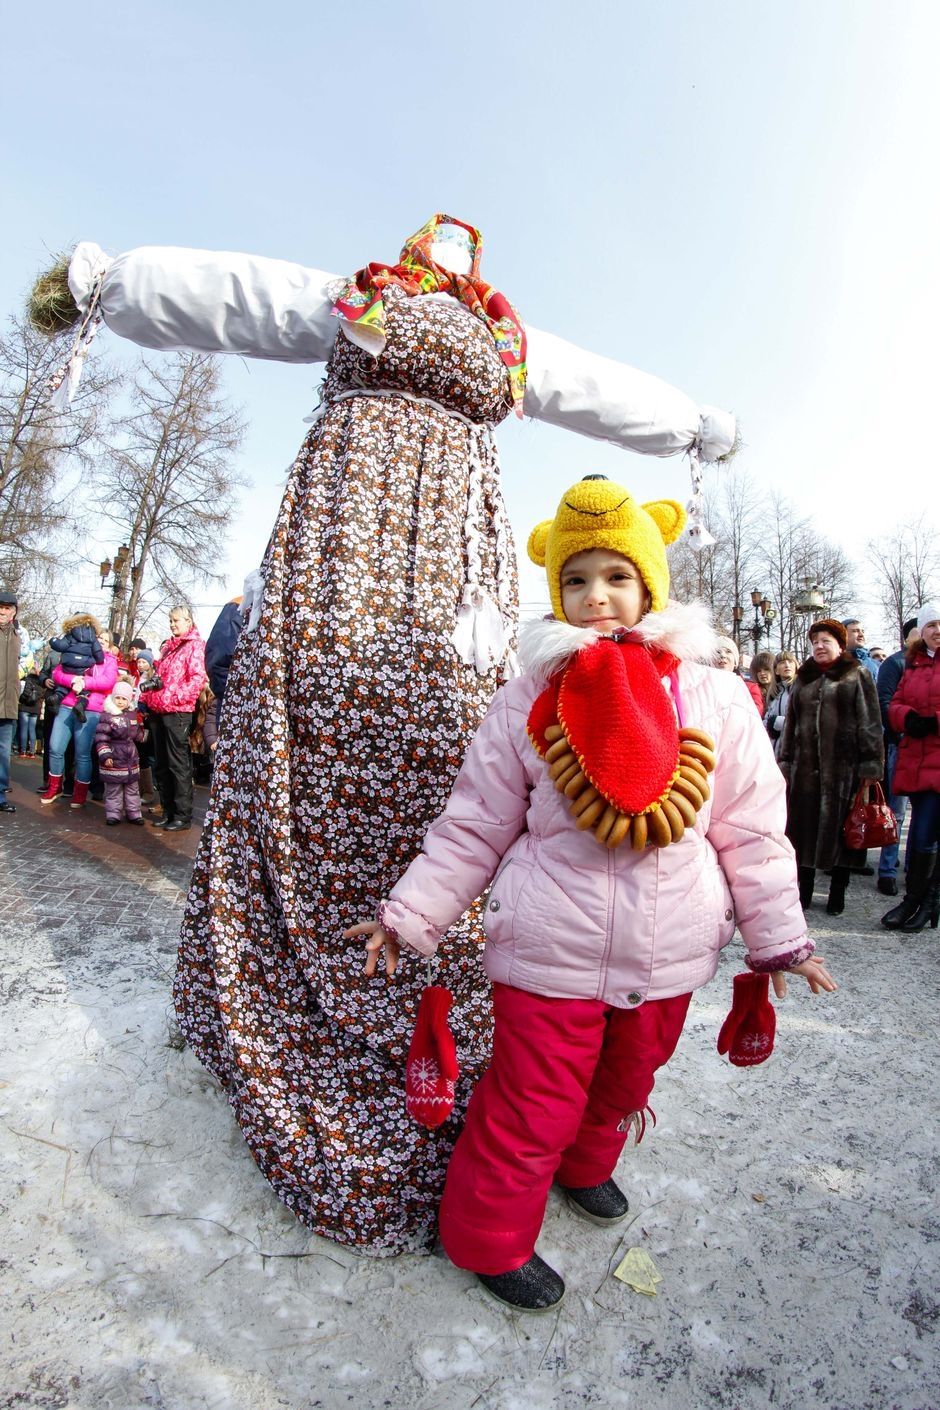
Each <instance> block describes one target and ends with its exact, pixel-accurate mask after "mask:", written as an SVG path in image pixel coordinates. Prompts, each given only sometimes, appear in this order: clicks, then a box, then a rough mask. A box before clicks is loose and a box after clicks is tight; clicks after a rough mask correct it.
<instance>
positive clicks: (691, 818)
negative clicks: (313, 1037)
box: [669, 784, 695, 827]
mask: <svg viewBox="0 0 940 1410" xmlns="http://www.w3.org/2000/svg"><path fill="white" fill-rule="evenodd" d="M669 802H670V803H671V804H672V806H673V807H674V808H675V809H676V812H677V813H678V814H679V816H680V817H681V818H682V821H683V822H684V823H685V825H686V827H694V826H695V809H694V808H693V806H692V804H691V803H690V802H689V800H688V798H686V796H685V794H684V793H679V792H678V790H677V789H676V786H675V784H673V786H672V788H671V789H670V791H669Z"/></svg>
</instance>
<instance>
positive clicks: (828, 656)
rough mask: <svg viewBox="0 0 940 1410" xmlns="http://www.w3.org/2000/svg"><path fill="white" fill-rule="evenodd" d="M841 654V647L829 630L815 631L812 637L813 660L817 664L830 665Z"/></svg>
mask: <svg viewBox="0 0 940 1410" xmlns="http://www.w3.org/2000/svg"><path fill="white" fill-rule="evenodd" d="M841 655H842V647H841V646H840V645H839V643H838V642H837V641H836V639H835V637H834V636H832V635H831V634H830V633H829V632H817V633H816V635H815V636H814V637H813V660H814V661H815V662H816V665H817V666H831V665H832V663H833V661H836V660H838V658H839V657H840V656H841Z"/></svg>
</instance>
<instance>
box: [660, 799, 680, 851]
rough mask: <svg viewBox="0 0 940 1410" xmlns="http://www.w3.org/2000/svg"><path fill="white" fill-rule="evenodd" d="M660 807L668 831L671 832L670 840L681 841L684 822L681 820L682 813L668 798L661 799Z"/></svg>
mask: <svg viewBox="0 0 940 1410" xmlns="http://www.w3.org/2000/svg"><path fill="white" fill-rule="evenodd" d="M660 808H661V809H662V814H663V817H664V818H665V819H666V822H667V823H668V824H669V831H670V832H671V833H672V841H673V842H681V841H682V839H683V837H684V836H685V823H684V822H683V820H682V814H681V813H680V812H679V809H678V808H677V807H676V806H675V804H674V803H670V801H669V799H668V798H664V799H663V801H662V803H661V804H660Z"/></svg>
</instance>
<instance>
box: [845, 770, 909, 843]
mask: <svg viewBox="0 0 940 1410" xmlns="http://www.w3.org/2000/svg"><path fill="white" fill-rule="evenodd" d="M842 836H843V837H844V838H845V845H846V847H849V848H851V849H852V851H853V852H864V851H865V849H866V848H867V847H891V846H892V845H893V844H894V843H895V842H897V840H898V824H897V819H896V818H895V816H894V814H893V813H892V811H891V809H890V808H889V807H888V805H887V803H886V802H885V796H884V793H882V791H881V784H880V783H863V784H862V786H861V788H860V789H859V790H858V792H857V793H856V795H855V802H854V803H853V804H852V806H851V808H850V809H849V815H848V817H847V818H846V820H845V822H844V823H843V824H842Z"/></svg>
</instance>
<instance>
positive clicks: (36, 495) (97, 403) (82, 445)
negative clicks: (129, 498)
mask: <svg viewBox="0 0 940 1410" xmlns="http://www.w3.org/2000/svg"><path fill="white" fill-rule="evenodd" d="M71 342H72V335H71V334H70V333H69V334H64V335H62V336H59V337H56V338H51V339H50V338H46V337H44V336H43V335H42V334H41V333H37V332H36V331H35V330H34V329H33V328H32V327H31V326H30V325H29V324H28V323H27V322H25V321H23V320H21V319H18V318H10V319H8V320H7V325H6V333H5V335H4V336H3V337H0V578H2V580H3V581H4V583H6V584H9V585H10V586H11V587H15V588H17V589H19V590H21V591H23V592H24V595H25V596H29V589H30V587H33V588H34V589H35V591H36V592H37V593H38V592H40V587H39V584H38V583H37V584H32V582H31V579H32V577H33V576H36V575H37V574H38V576H39V577H40V578H42V577H43V576H46V577H48V574H49V571H50V570H54V569H55V568H56V566H57V564H58V562H59V549H60V547H61V543H60V538H61V532H62V530H63V529H64V528H65V527H66V526H67V525H68V523H69V520H70V517H71V516H72V514H73V513H74V504H73V502H72V490H73V489H74V487H75V485H76V484H77V482H78V480H79V478H80V477H84V478H85V480H86V483H87V475H88V471H89V469H90V468H91V467H92V466H93V464H94V461H95V457H96V453H97V452H98V450H99V448H100V440H101V433H102V431H103V429H104V427H105V425H106V414H107V411H108V407H109V403H110V400H111V397H112V396H113V394H114V393H115V392H116V390H117V388H118V386H119V385H120V379H119V377H118V375H117V374H116V373H115V372H114V371H113V369H112V368H111V367H109V365H108V364H107V362H105V361H102V360H98V361H97V362H96V363H95V364H94V366H87V367H86V369H85V375H84V377H83V378H82V382H81V385H80V386H79V389H78V392H77V394H76V396H75V400H74V402H73V404H72V407H71V409H70V411H68V412H61V411H57V410H56V409H55V408H54V407H53V406H52V405H51V403H50V400H49V396H48V394H47V384H48V381H49V378H50V376H51V375H52V373H53V372H54V371H55V370H56V368H57V367H59V366H60V365H61V364H62V363H63V362H64V361H65V360H66V358H67V357H68V354H69V349H70V347H71Z"/></svg>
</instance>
